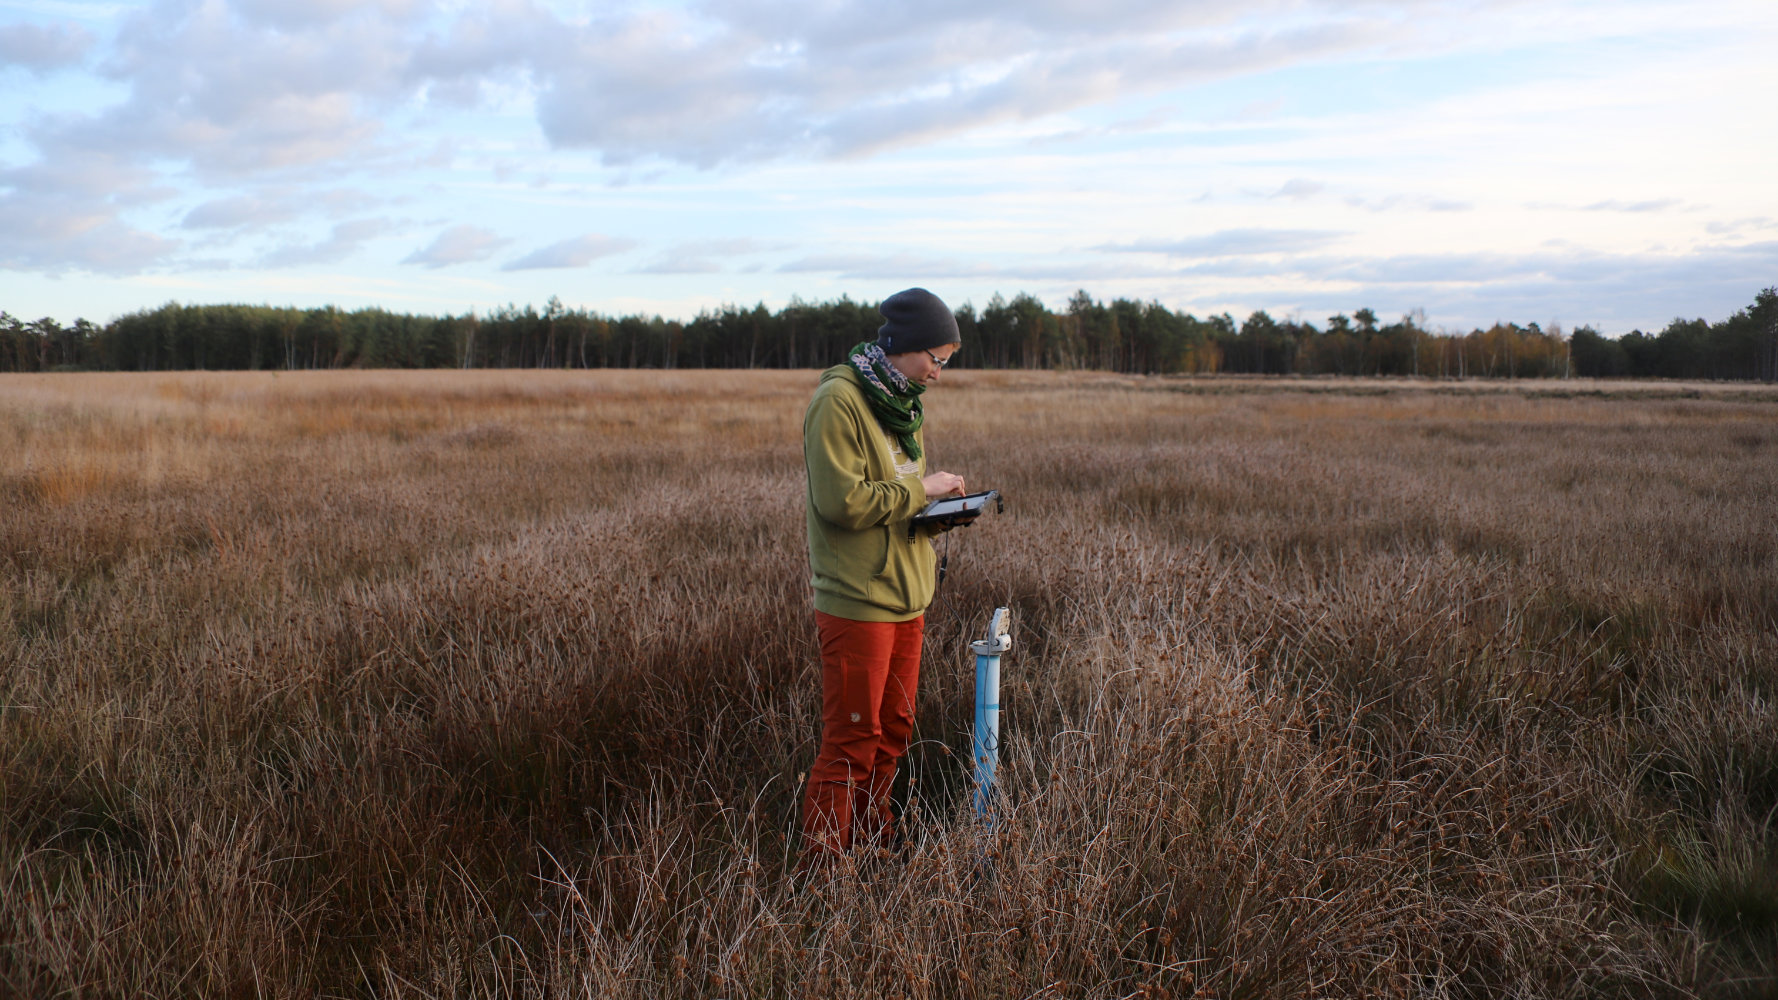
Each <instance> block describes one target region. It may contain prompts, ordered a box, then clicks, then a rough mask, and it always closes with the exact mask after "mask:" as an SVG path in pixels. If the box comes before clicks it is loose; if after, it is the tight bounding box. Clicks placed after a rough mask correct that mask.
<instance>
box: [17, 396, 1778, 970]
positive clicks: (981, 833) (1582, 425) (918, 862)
mask: <svg viewBox="0 0 1778 1000" xmlns="http://www.w3.org/2000/svg"><path fill="white" fill-rule="evenodd" d="M812 383H813V379H812V376H811V375H810V374H809V373H795V372H792V373H778V372H774V373H739V372H720V373H697V372H683V373H653V374H648V373H632V372H621V373H609V372H600V373H577V374H561V373H519V372H501V373H484V372H476V373H400V374H386V373H351V372H347V373H331V374H315V375H297V376H293V375H278V376H274V375H246V374H239V375H206V374H201V373H200V374H188V375H178V376H129V375H104V376H28V377H0V567H3V571H4V577H3V581H4V585H3V586H0V658H3V659H0V897H3V901H0V993H5V994H10V995H20V996H80V997H101V996H105V997H108V996H118V997H123V996H130V997H135V996H145V997H171V996H221V997H233V996H240V997H248V996H278V997H320V996H379V997H427V996H508V995H515V996H548V997H555V996H570V995H572V996H636V997H653V996H687V997H728V996H786V995H800V996H854V997H888V996H902V997H910V998H912V997H995V998H1001V997H1033V996H1057V997H1061V996H1086V997H1129V996H1153V997H1168V996H1172V997H1183V996H1218V997H1273V996H1281V997H1285V996H1303V997H1312V996H1313V997H1323V996H1325V997H1332V996H1395V995H1400V996H1426V997H1447V996H1448V997H1460V996H1461V997H1473V996H1526V997H1530V996H1564V997H1566V996H1575V997H1580V996H1606V995H1610V996H1632V997H1642V996H1647V997H1664V996H1689V995H1706V996H1711V997H1753V996H1768V997H1769V996H1774V995H1778V959H1775V958H1774V956H1775V955H1778V839H1775V838H1774V831H1773V823H1774V810H1778V716H1775V711H1774V702H1775V700H1778V621H1775V617H1774V614H1775V613H1774V609H1775V608H1778V558H1775V557H1778V538H1775V534H1774V524H1778V396H1775V395H1774V394H1773V393H1771V392H1769V391H1767V392H1761V391H1754V390H1748V391H1742V392H1736V393H1719V392H1711V391H1708V390H1699V389H1698V388H1696V387H1689V388H1688V387H1679V388H1672V387H1667V388H1649V387H1631V388H1629V389H1628V390H1623V391H1617V392H1614V393H1610V394H1600V393H1593V392H1590V391H1582V392H1578V393H1577V392H1573V391H1572V389H1573V387H1572V386H1569V387H1568V388H1569V391H1567V392H1554V393H1552V392H1549V391H1540V392H1538V393H1535V394H1527V393H1523V392H1519V391H1515V390H1513V389H1510V388H1507V389H1503V388H1501V387H1498V386H1490V387H1485V388H1484V389H1482V390H1480V391H1477V390H1476V389H1475V388H1474V387H1470V386H1462V387H1444V386H1440V385H1438V384H1434V383H1412V382H1399V383H1378V382H1353V383H1326V382H1267V381H1247V382H1242V381H1233V380H1221V381H1219V380H1202V381H1191V380H1156V379H1131V378H1121V377H1111V376H1086V375H1081V376H1065V375H1053V374H1040V373H1032V374H1016V373H960V374H957V375H947V376H946V378H945V380H944V384H943V385H942V386H941V387H940V388H939V389H938V390H936V391H935V392H934V393H932V394H931V395H929V396H928V397H927V399H928V402H929V404H930V406H929V412H930V414H931V424H930V427H929V431H928V434H929V438H928V441H929V450H930V451H931V452H932V453H933V455H934V456H935V458H936V461H937V463H938V464H939V465H941V466H942V467H944V468H948V469H952V470H954V471H959V472H963V473H965V474H966V475H967V476H968V477H969V480H970V482H971V484H972V485H974V486H976V487H978V488H979V487H988V486H993V487H998V488H999V489H1001V490H1003V491H1004V492H1005V493H1006V495H1007V496H1008V497H1009V499H1010V507H1009V510H1008V512H1007V513H1006V514H1005V515H1003V516H1000V517H997V518H996V517H990V518H988V519H985V520H984V521H983V522H981V523H980V524H978V525H977V526H975V527H972V528H970V529H967V530H965V531H962V532H959V533H956V534H953V535H952V536H950V537H949V540H948V546H949V558H950V576H949V579H948V580H947V582H946V583H945V585H944V588H943V590H942V592H941V595H940V598H939V601H938V603H937V605H936V606H935V607H934V608H933V610H932V611H931V613H930V615H929V628H928V653H927V657H926V663H925V676H924V678H923V684H922V689H921V696H920V705H919V733H918V737H919V742H918V743H917V744H916V746H915V748H914V751H913V753H912V754H911V755H910V760H909V767H908V768H907V771H908V775H909V777H908V780H907V782H906V784H907V788H906V789H905V791H904V792H903V794H902V801H903V803H904V807H903V808H904V816H905V818H906V821H907V824H908V827H909V829H910V830H911V832H912V834H913V836H912V838H911V846H910V849H909V851H908V852H907V854H906V855H905V856H896V857H879V856H874V855H872V856H864V857H858V858H855V859H852V860H851V861H850V862H848V863H847V864H845V865H843V866H841V867H840V868H839V869H837V870H834V871H831V872H826V873H823V874H822V875H820V876H819V877H816V878H813V879H810V880H806V881H799V880H797V879H795V878H792V877H791V876H790V874H789V872H790V871H791V869H792V867H793V866H794V863H795V855H794V851H795V839H794V835H793V833H792V831H794V829H795V825H796V803H797V800H798V790H799V784H800V781H801V775H802V774H803V772H804V770H805V769H806V767H807V766H808V763H809V760H810V757H811V755H812V754H813V751H814V740H815V737H816V735H817V723H816V711H817V704H818V691H817V689H818V670H817V660H816V654H815V650H814V648H813V645H812V639H813V635H814V627H813V616H812V613H811V611H810V608H809V600H808V591H807V583H806V577H807V570H806V562H805V554H804V551H803V539H802V502H803V501H802V469H801V461H800V447H799V437H798V431H799V426H800V418H801V412H802V406H803V404H804V402H805V400H806V398H807V394H808V393H809V392H810V390H811V388H812ZM1539 389H1540V390H1548V389H1549V387H1546V386H1540V387H1539ZM999 603H1006V604H1010V605H1011V606H1012V607H1013V608H1014V609H1015V611H1016V614H1017V624H1016V629H1015V642H1016V645H1015V648H1014V651H1013V653H1012V654H1011V655H1010V656H1009V658H1008V659H1007V661H1006V670H1005V690H1004V692H1003V700H1004V701H1005V703H1006V705H1007V713H1006V720H1005V728H1006V734H1007V751H1006V758H1005V762H1004V767H1003V780H1004V791H1005V798H1004V802H1003V807H1002V814H1001V818H1000V821H999V823H998V824H997V825H996V826H995V827H994V828H993V829H991V830H989V829H983V828H982V827H981V826H980V825H978V824H977V823H976V822H975V821H974V820H973V818H972V816H971V815H970V810H969V807H968V799H967V792H968V787H967V780H966V767H965V764H964V762H963V757H964V754H961V753H959V751H960V750H962V748H964V747H965V746H966V745H967V734H966V728H967V725H968V721H969V716H970V706H969V698H970V693H971V690H972V676H971V673H970V660H969V657H968V654H967V651H966V647H965V643H966V642H967V640H968V639H969V638H970V637H971V636H972V635H973V634H974V633H976V632H978V631H979V630H980V628H981V626H982V625H983V624H984V622H985V618H986V615H987V613H988V611H989V610H991V608H992V607H993V606H994V605H996V604H999Z"/></svg>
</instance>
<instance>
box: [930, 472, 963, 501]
mask: <svg viewBox="0 0 1778 1000" xmlns="http://www.w3.org/2000/svg"><path fill="white" fill-rule="evenodd" d="M920 485H921V486H924V487H926V499H928V500H937V499H938V498H939V497H948V496H950V495H952V494H953V493H954V494H956V495H958V496H962V495H963V477H962V476H959V475H957V474H956V473H953V472H934V473H933V474H932V475H930V476H927V477H926V478H925V479H922V480H920Z"/></svg>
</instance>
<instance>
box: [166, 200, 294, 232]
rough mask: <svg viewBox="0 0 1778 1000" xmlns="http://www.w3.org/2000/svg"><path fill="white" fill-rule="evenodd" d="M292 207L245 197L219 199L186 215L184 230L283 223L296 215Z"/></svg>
mask: <svg viewBox="0 0 1778 1000" xmlns="http://www.w3.org/2000/svg"><path fill="white" fill-rule="evenodd" d="M292 214H293V213H292V211H291V209H290V207H289V206H288V205H285V204H281V203H278V202H275V201H268V200H266V199H263V198H254V197H249V196H245V195H241V196H235V197H230V198H215V199H212V200H210V201H206V202H204V203H203V204H202V205H199V206H197V207H196V208H193V209H192V210H191V211H189V212H187V213H185V218H184V220H183V221H181V222H180V223H179V225H180V227H181V228H184V229H241V228H248V227H256V226H263V225H266V224H268V223H272V222H282V221H284V220H285V219H288V218H290V217H291V215H292Z"/></svg>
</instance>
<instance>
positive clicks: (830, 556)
mask: <svg viewBox="0 0 1778 1000" xmlns="http://www.w3.org/2000/svg"><path fill="white" fill-rule="evenodd" d="M861 381H862V380H861V378H860V376H859V374H858V373H857V372H856V371H854V370H853V369H852V366H850V365H835V366H834V367H832V368H829V369H828V370H826V371H824V372H822V373H821V385H820V386H819V387H818V388H817V389H816V390H815V398H814V399H811V400H810V401H809V409H808V411H807V412H806V413H804V414H803V463H804V464H805V465H806V466H807V467H808V470H809V515H808V522H809V563H810V565H811V566H812V567H813V569H814V571H815V575H814V580H813V581H812V582H813V584H814V587H815V610H817V611H825V612H827V613H828V614H830V615H835V616H837V617H840V618H850V619H851V620H853V621H863V622H900V621H907V620H908V619H910V618H914V617H916V616H918V615H919V614H921V613H922V612H924V611H925V610H926V606H927V605H928V604H930V603H932V591H933V588H934V586H935V585H936V577H937V573H936V572H935V566H934V563H935V560H934V558H933V553H932V541H931V532H930V531H927V530H924V529H923V530H921V531H919V532H917V533H916V534H915V537H914V538H912V539H909V538H908V519H909V518H912V517H913V516H914V515H915V514H918V513H919V512H920V510H921V508H923V507H925V506H926V490H925V488H924V487H923V486H921V485H920V477H921V476H922V475H923V474H924V472H925V462H924V461H922V460H919V459H910V458H908V457H907V456H906V455H904V454H902V450H901V445H900V443H899V442H897V441H896V440H895V438H894V436H893V435H891V434H888V433H887V432H885V431H884V430H883V428H882V425H880V424H878V423H877V418H876V417H875V416H873V415H872V414H871V411H870V404H869V403H868V402H866V401H865V398H864V392H863V390H861V389H860V388H859V385H860V383H861ZM914 436H915V439H916V440H918V441H919V442H920V450H921V451H922V452H925V450H926V441H925V438H924V437H922V436H921V434H920V433H919V432H918V431H916V432H915V434H914Z"/></svg>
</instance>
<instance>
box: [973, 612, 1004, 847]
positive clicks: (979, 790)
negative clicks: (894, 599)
mask: <svg viewBox="0 0 1778 1000" xmlns="http://www.w3.org/2000/svg"><path fill="white" fill-rule="evenodd" d="M969 648H970V649H971V650H973V651H974V652H975V736H974V740H973V741H972V743H973V746H972V749H973V751H974V756H975V815H976V818H977V819H979V820H980V821H981V822H982V824H983V825H985V826H993V825H994V798H995V795H994V791H995V789H994V781H995V771H996V770H998V768H999V766H1000V656H1001V654H1002V653H1005V652H1006V651H1007V650H1008V649H1011V648H1012V636H1011V635H1010V634H1008V632H1007V609H1005V608H996V609H994V617H993V619H992V620H991V621H989V623H988V637H987V638H985V639H978V640H976V641H975V642H972V643H970V644H969Z"/></svg>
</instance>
